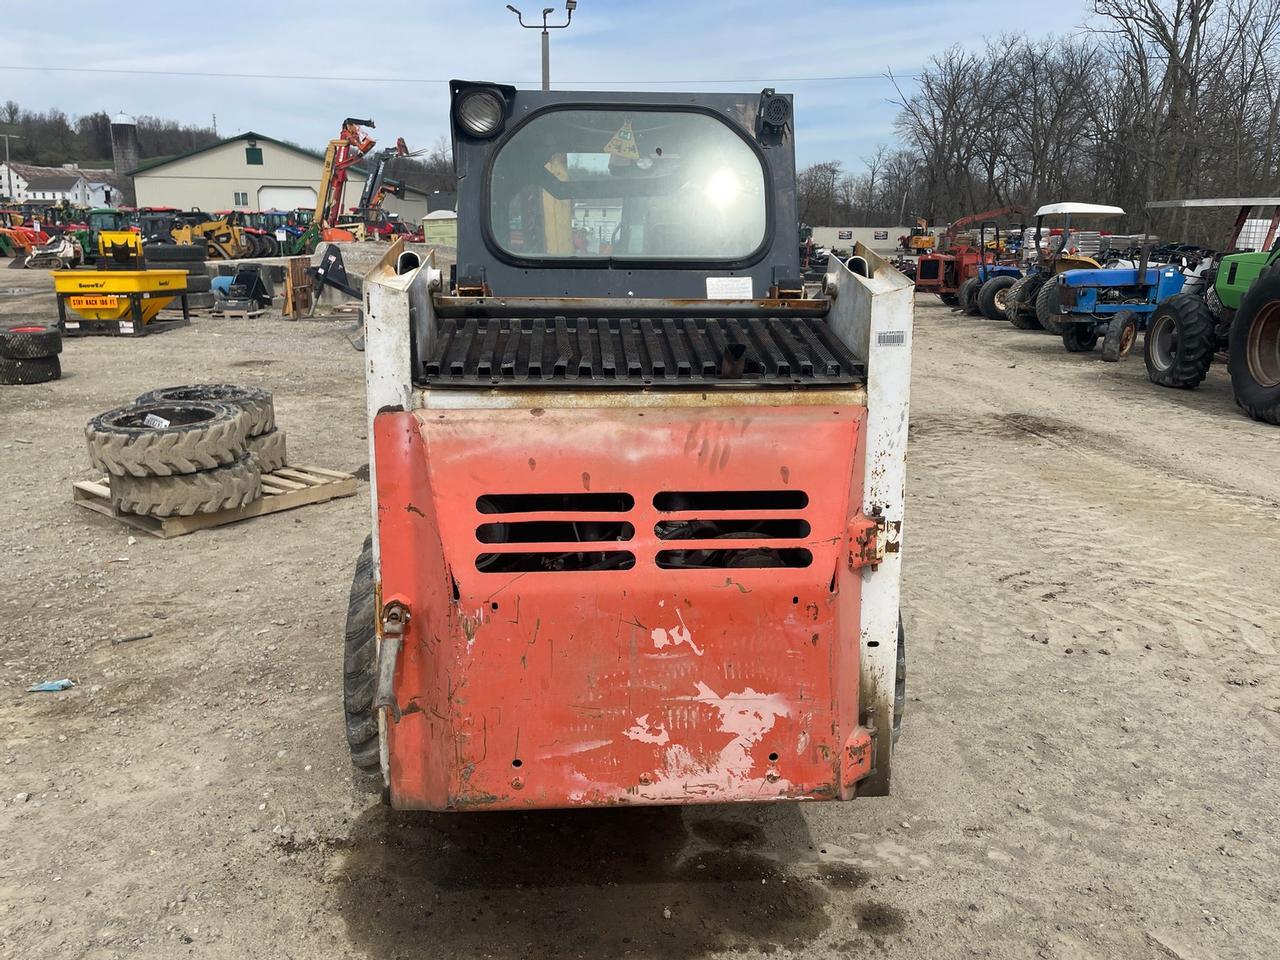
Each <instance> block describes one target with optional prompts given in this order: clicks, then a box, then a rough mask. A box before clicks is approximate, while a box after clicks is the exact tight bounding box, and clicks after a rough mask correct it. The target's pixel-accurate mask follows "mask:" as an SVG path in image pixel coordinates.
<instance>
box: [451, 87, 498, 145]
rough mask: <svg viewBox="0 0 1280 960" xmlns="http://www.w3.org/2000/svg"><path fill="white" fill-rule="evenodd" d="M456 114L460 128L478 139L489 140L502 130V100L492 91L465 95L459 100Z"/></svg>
mask: <svg viewBox="0 0 1280 960" xmlns="http://www.w3.org/2000/svg"><path fill="white" fill-rule="evenodd" d="M455 113H456V116H457V119H458V126H460V127H462V129H463V130H465V131H466V132H467V133H468V134H470V135H471V136H473V137H476V138H478V139H481V140H487V139H488V138H489V137H492V136H494V135H495V134H496V133H497V132H498V131H499V130H501V129H502V119H503V113H504V110H503V107H502V100H501V98H500V97H499V96H498V95H497V94H496V93H494V92H493V91H492V90H474V91H472V92H471V93H467V94H464V95H463V96H462V97H461V98H460V99H459V100H458V105H457V107H455Z"/></svg>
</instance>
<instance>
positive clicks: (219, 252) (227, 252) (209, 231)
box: [169, 214, 252, 260]
mask: <svg viewBox="0 0 1280 960" xmlns="http://www.w3.org/2000/svg"><path fill="white" fill-rule="evenodd" d="M200 216H204V217H207V216H208V215H207V214H200ZM169 235H170V236H171V237H173V242H174V243H179V244H200V243H203V244H204V245H205V247H206V248H207V249H208V255H209V259H210V260H239V259H240V258H242V257H247V256H249V255H250V253H251V251H252V248H251V247H250V245H249V242H248V240H247V239H245V237H246V234H245V232H244V227H243V226H241V225H240V223H238V222H235V221H234V220H233V219H229V218H227V217H219V218H216V219H204V220H197V219H196V218H195V216H192V217H190V218H187V217H183V218H181V219H179V221H178V222H177V223H175V224H174V226H173V230H171V231H170V234H169Z"/></svg>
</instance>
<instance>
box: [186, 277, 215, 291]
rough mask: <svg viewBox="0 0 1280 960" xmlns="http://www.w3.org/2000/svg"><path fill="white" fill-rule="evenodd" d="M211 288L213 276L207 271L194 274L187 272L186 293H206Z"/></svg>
mask: <svg viewBox="0 0 1280 960" xmlns="http://www.w3.org/2000/svg"><path fill="white" fill-rule="evenodd" d="M212 289H213V277H211V276H209V275H208V274H207V273H205V274H201V275H199V276H195V275H193V274H187V293H208V292H209V291H210V290H212Z"/></svg>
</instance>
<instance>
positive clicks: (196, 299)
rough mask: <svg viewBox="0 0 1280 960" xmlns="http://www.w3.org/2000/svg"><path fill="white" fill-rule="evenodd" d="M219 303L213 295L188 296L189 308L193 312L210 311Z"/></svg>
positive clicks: (198, 294)
mask: <svg viewBox="0 0 1280 960" xmlns="http://www.w3.org/2000/svg"><path fill="white" fill-rule="evenodd" d="M217 302H218V301H217V298H216V297H215V296H214V295H213V294H212V293H189V294H187V307H188V308H189V309H191V310H208V309H209V308H210V307H212V306H213V305H214V304H215V303H217Z"/></svg>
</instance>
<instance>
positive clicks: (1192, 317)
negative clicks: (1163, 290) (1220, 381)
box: [1142, 293, 1218, 390]
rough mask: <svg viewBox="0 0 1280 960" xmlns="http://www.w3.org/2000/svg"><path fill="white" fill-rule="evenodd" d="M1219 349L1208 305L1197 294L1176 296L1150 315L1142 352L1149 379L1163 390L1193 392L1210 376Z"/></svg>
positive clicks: (1211, 313)
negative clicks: (1166, 388) (1169, 388)
mask: <svg viewBox="0 0 1280 960" xmlns="http://www.w3.org/2000/svg"><path fill="white" fill-rule="evenodd" d="M1217 346H1218V341H1217V337H1216V336H1215V335H1214V320H1213V312H1212V311H1211V310H1210V309H1209V305H1208V304H1207V303H1205V302H1204V301H1203V300H1201V299H1200V298H1199V297H1197V296H1196V295H1195V294H1191V293H1179V294H1176V295H1175V296H1172V297H1170V298H1169V299H1168V300H1166V301H1164V303H1162V304H1160V305H1159V306H1158V307H1156V309H1155V312H1154V313H1152V314H1151V322H1150V324H1149V325H1148V326H1147V335H1146V338H1145V340H1144V343H1143V351H1142V352H1143V355H1144V358H1145V359H1146V363H1147V377H1148V378H1149V379H1150V380H1151V382H1152V383H1154V384H1157V385H1159V386H1161V387H1174V388H1176V389H1180V390H1192V389H1194V388H1196V387H1198V386H1200V384H1201V382H1202V381H1203V380H1204V378H1205V377H1206V376H1207V375H1208V373H1209V365H1210V364H1211V363H1213V354H1214V352H1215V351H1216V350H1217Z"/></svg>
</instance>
